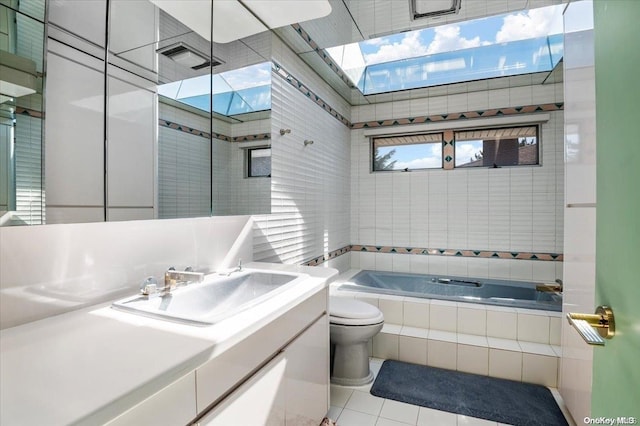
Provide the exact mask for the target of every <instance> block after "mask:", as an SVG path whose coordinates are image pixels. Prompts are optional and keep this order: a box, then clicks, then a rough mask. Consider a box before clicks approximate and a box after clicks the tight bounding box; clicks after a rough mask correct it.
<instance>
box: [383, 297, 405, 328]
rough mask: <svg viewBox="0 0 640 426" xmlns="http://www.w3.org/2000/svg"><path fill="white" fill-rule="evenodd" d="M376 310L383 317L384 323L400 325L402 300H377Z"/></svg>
mask: <svg viewBox="0 0 640 426" xmlns="http://www.w3.org/2000/svg"><path fill="white" fill-rule="evenodd" d="M378 308H379V309H380V310H381V311H382V315H384V322H385V323H389V324H400V325H402V321H403V302H402V300H393V299H386V298H382V297H381V298H380V299H379V300H378Z"/></svg>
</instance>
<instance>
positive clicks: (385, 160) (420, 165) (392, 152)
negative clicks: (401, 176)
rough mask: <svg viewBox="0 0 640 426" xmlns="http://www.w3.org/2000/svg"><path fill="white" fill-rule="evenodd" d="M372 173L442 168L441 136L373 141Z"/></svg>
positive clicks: (396, 137) (398, 137) (388, 138)
mask: <svg viewBox="0 0 640 426" xmlns="http://www.w3.org/2000/svg"><path fill="white" fill-rule="evenodd" d="M372 152H373V156H372V157H373V158H372V162H373V166H372V170H373V171H374V172H380V171H393V170H404V171H409V170H420V169H439V168H442V135H441V134H439V133H438V134H427V135H405V136H393V137H382V138H374V139H373V149H372Z"/></svg>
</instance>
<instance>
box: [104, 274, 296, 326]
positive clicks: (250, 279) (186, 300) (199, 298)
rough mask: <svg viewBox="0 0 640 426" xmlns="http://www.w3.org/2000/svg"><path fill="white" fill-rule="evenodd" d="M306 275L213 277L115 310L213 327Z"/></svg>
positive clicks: (137, 299)
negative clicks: (212, 325)
mask: <svg viewBox="0 0 640 426" xmlns="http://www.w3.org/2000/svg"><path fill="white" fill-rule="evenodd" d="M306 277H307V275H305V274H294V273H283V272H271V271H257V270H247V271H243V272H234V273H233V274H231V275H230V276H228V277H227V276H210V277H208V278H209V279H206V280H205V281H204V282H200V283H193V284H188V285H186V286H183V287H178V288H176V289H174V290H172V291H171V293H168V294H164V295H160V296H155V297H149V296H143V295H139V296H133V297H129V298H126V299H123V300H119V301H117V302H114V303H113V304H112V305H111V307H112V308H114V309H118V310H122V311H127V312H131V313H134V314H139V315H145V316H150V317H154V318H159V319H164V320H169V321H177V322H181V323H187V324H192V325H201V326H205V325H211V324H215V323H216V322H219V321H221V320H223V319H225V318H228V317H229V316H231V315H234V314H237V313H238V312H240V311H243V310H245V309H248V308H250V307H252V306H255V305H257V304H258V303H260V302H262V301H264V300H266V299H268V298H271V297H273V296H275V295H276V294H278V293H280V292H282V291H284V290H286V289H288V288H290V287H291V286H292V285H295V284H296V283H298V282H300V281H301V280H304V279H305V278H306Z"/></svg>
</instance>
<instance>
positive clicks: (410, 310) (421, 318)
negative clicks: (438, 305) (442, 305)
mask: <svg viewBox="0 0 640 426" xmlns="http://www.w3.org/2000/svg"><path fill="white" fill-rule="evenodd" d="M429 307H430V304H429V303H428V300H425V301H424V302H422V301H419V302H413V301H408V300H405V301H404V302H403V309H404V311H403V315H404V317H403V321H402V324H403V325H406V326H411V327H420V328H429Z"/></svg>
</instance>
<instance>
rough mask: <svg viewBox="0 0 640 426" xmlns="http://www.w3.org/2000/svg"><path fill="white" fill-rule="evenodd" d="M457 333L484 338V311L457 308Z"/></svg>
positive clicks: (485, 315) (485, 317)
mask: <svg viewBox="0 0 640 426" xmlns="http://www.w3.org/2000/svg"><path fill="white" fill-rule="evenodd" d="M458 333H463V334H475V335H479V336H485V335H486V334H487V311H486V309H469V308H463V307H460V306H458Z"/></svg>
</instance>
